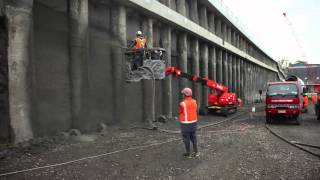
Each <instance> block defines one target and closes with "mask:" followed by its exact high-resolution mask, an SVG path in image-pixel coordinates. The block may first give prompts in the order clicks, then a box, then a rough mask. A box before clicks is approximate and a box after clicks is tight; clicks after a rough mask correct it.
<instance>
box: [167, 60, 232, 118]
mask: <svg viewBox="0 0 320 180" xmlns="http://www.w3.org/2000/svg"><path fill="white" fill-rule="evenodd" d="M165 71H166V73H167V74H172V75H175V76H176V77H180V78H186V79H189V80H191V81H193V82H198V83H201V84H202V85H203V86H207V87H209V88H211V93H210V95H209V97H208V105H209V106H208V107H207V108H208V109H212V110H220V109H221V110H223V111H225V112H224V113H227V111H228V110H229V109H234V108H235V109H236V104H237V98H236V94H235V93H230V92H229V91H228V87H226V86H223V85H221V84H219V83H217V82H215V81H213V80H210V79H208V78H202V77H199V76H197V75H195V74H193V75H191V74H188V73H184V72H181V70H180V69H179V68H177V67H172V66H170V67H167V68H166V70H165ZM223 108H224V109H223Z"/></svg>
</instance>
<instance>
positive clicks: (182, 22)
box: [4, 0, 278, 138]
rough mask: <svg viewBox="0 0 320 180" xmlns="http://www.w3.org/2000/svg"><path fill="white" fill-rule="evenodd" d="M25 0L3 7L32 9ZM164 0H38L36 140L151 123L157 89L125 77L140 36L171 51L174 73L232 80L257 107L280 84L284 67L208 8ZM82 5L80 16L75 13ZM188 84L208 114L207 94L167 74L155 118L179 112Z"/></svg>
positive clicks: (234, 87)
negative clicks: (130, 46)
mask: <svg viewBox="0 0 320 180" xmlns="http://www.w3.org/2000/svg"><path fill="white" fill-rule="evenodd" d="M20 1H21V2H20V4H19V3H18V4H9V3H8V2H5V3H4V4H5V5H11V6H12V7H16V6H18V5H19V6H22V7H23V8H26V4H24V3H23V2H24V1H23V0H20ZM17 2H19V1H17ZM68 2H70V3H72V4H69V5H68ZM86 2H88V4H87V5H86ZM161 2H162V3H163V4H162V3H160V2H159V1H155V0H121V1H111V0H89V1H87V0H70V1H65V0H55V1H46V0H35V1H34V3H33V7H32V9H33V11H32V12H33V16H32V17H33V19H32V20H33V22H32V25H33V26H32V28H31V29H30V32H31V34H30V40H29V41H28V43H29V44H31V45H32V46H30V47H32V48H30V51H29V52H30V57H31V58H30V61H29V63H30V64H31V65H30V66H28V67H27V68H28V71H29V72H30V74H31V79H30V80H28V81H30V82H29V84H31V92H30V96H31V98H30V100H29V101H30V102H29V103H30V113H31V116H30V117H32V118H31V119H30V125H31V127H32V128H31V129H32V133H33V135H34V136H43V135H48V134H54V133H56V132H58V131H65V130H68V129H70V128H78V129H80V130H81V131H84V132H90V131H94V130H96V128H97V125H98V124H99V123H101V122H103V123H105V124H109V125H111V124H132V123H141V122H146V121H147V118H149V117H148V112H149V111H150V107H149V106H147V105H146V104H148V102H149V99H150V97H149V94H150V92H149V91H148V87H149V85H148V82H144V83H142V82H141V83H129V84H127V83H125V79H124V69H125V66H124V56H123V55H122V53H123V49H122V47H123V46H126V44H127V43H128V42H129V41H130V40H132V39H133V38H134V35H135V32H136V31H137V30H143V31H144V33H145V34H149V35H150V36H148V41H149V43H151V42H152V46H154V47H158V46H161V47H164V48H166V49H167V53H168V54H169V56H168V59H167V65H168V66H169V65H172V66H178V67H180V68H181V69H183V70H184V71H187V72H189V73H194V74H198V75H202V76H207V77H210V78H213V79H215V80H217V81H218V82H220V83H225V85H227V86H228V87H229V89H230V90H232V91H235V92H236V93H237V95H238V96H239V97H240V98H242V99H244V100H245V102H246V103H252V102H253V101H255V99H256V98H257V97H258V96H257V94H258V90H259V89H264V88H265V87H266V82H267V81H272V80H277V79H278V77H277V73H278V72H277V64H276V62H275V61H274V60H272V59H270V58H269V57H268V56H267V55H265V54H264V53H263V52H262V50H260V49H257V47H256V46H255V45H254V44H252V42H251V41H250V40H249V39H247V38H246V37H245V36H244V35H243V34H242V33H241V32H239V30H237V28H236V27H235V26H233V25H232V24H230V23H229V22H228V21H227V20H226V19H225V18H224V17H223V16H222V14H221V13H219V12H218V11H217V9H215V8H214V7H213V6H212V5H211V6H210V4H207V3H205V2H206V1H184V0H179V1H173V0H171V1H170V0H163V1H161ZM166 5H167V6H169V7H167V6H166ZM75 7H78V9H70V8H75ZM154 8H158V10H156V9H154ZM159 8H160V9H161V11H159ZM73 10H76V11H73ZM199 11H200V12H199ZM72 13H79V16H76V15H74V14H72ZM86 17H87V19H86ZM150 45H151V44H150ZM257 79H259V81H257ZM185 86H190V87H192V88H193V90H194V97H195V98H196V99H197V101H198V104H199V106H200V108H203V107H205V105H206V101H205V99H206V97H207V95H208V91H209V90H208V89H204V88H202V87H201V85H199V84H193V83H192V82H187V81H185V80H178V79H176V78H174V77H173V78H171V77H167V78H166V79H165V80H161V81H157V82H156V103H155V114H156V116H159V115H161V114H164V115H167V116H169V117H171V116H175V115H177V114H178V103H179V101H180V100H181V95H180V91H181V89H182V88H183V87H185ZM17 121H18V122H19V119H18V120H17ZM20 121H23V120H22V119H20ZM20 128H23V127H20ZM14 133H17V132H14ZM16 136H19V134H16ZM27 138H32V136H29V137H27Z"/></svg>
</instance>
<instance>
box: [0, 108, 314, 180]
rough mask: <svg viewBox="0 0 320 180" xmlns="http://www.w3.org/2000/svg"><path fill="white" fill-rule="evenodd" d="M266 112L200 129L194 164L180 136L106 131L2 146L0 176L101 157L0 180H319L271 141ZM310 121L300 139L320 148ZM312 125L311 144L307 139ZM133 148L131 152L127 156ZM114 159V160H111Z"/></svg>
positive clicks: (303, 160) (301, 158)
mask: <svg viewBox="0 0 320 180" xmlns="http://www.w3.org/2000/svg"><path fill="white" fill-rule="evenodd" d="M262 109H263V108H258V112H257V113H254V114H252V113H249V112H245V114H242V115H240V116H239V117H236V118H234V119H233V120H230V121H227V122H225V123H222V124H219V125H217V126H210V127H206V128H203V129H201V130H199V131H198V140H199V150H200V153H201V154H200V157H197V158H191V159H188V158H184V157H182V153H183V152H184V146H183V144H182V141H181V137H180V134H176V133H165V132H159V131H150V130H145V129H132V128H129V127H122V128H119V127H108V128H107V129H106V131H105V132H103V133H97V134H90V135H82V136H75V137H69V138H63V137H50V138H42V139H37V140H33V141H31V142H29V145H28V144H27V143H25V144H22V145H20V146H17V147H11V148H4V147H2V148H1V151H0V174H2V173H6V172H11V171H18V170H23V169H28V168H34V167H40V166H45V165H52V164H55V163H62V162H67V161H70V160H75V159H79V158H83V157H89V156H94V155H99V154H100V155H101V154H103V155H101V156H98V157H94V158H90V159H83V160H80V161H77V162H73V163H69V164H64V165H60V166H56V167H49V168H43V169H37V170H33V171H28V172H22V173H18V174H12V175H7V176H0V179H168V180H170V179H320V159H319V158H316V157H314V156H312V155H309V154H307V153H305V152H303V151H301V150H299V149H296V148H294V147H292V146H290V145H288V144H287V143H285V142H283V141H281V140H279V139H278V138H276V137H275V136H273V135H272V134H270V133H269V132H268V131H267V130H266V129H265V127H264V113H263V112H262V111H261V110H262ZM245 110H246V109H245ZM259 110H260V111H259ZM246 111H247V110H246ZM241 113H243V112H239V113H237V114H241ZM233 116H235V115H233ZM233 116H231V117H233ZM306 117H307V116H306ZM310 117H312V116H311V115H310ZM228 118H229V117H228ZM224 119H225V118H224V117H221V116H217V115H210V116H206V117H201V119H200V122H201V123H200V126H203V125H207V124H209V123H214V122H219V121H221V120H224ZM311 119H312V118H311ZM311 119H310V120H308V118H304V122H303V124H302V126H301V127H300V126H299V128H302V129H303V130H302V129H301V130H300V131H299V132H300V133H301V137H303V140H306V141H307V142H308V143H310V142H311V143H313V142H314V143H316V142H319V141H316V138H315V137H320V135H319V132H320V126H315V124H313V123H311ZM308 121H310V123H307V122H308ZM319 124H320V123H319ZM177 125H178V123H177V122H175V121H169V122H167V123H166V124H163V125H161V126H160V127H161V129H166V130H170V131H177V130H178V126H177ZM272 126H273V127H275V128H277V130H278V131H279V132H282V128H279V127H284V128H286V132H289V130H288V129H290V128H288V127H287V126H289V127H295V128H298V127H296V126H293V125H283V124H282V125H281V126H279V127H277V125H276V124H275V125H272ZM310 126H312V133H311V134H313V135H312V139H308V136H307V135H305V134H304V132H305V133H308V129H309V128H310ZM316 131H317V132H318V136H317V134H315V132H316ZM289 137H292V136H289ZM296 137H299V136H296ZM315 141H316V142H315ZM132 147H133V148H132ZM128 148H131V149H129V150H125V149H128ZM110 152H114V153H112V154H106V153H110Z"/></svg>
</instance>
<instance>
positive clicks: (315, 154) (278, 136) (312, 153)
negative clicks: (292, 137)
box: [265, 124, 320, 158]
mask: <svg viewBox="0 0 320 180" xmlns="http://www.w3.org/2000/svg"><path fill="white" fill-rule="evenodd" d="M265 128H266V129H267V130H268V131H269V132H270V133H271V134H273V135H274V136H275V137H277V138H279V139H281V140H282V141H284V142H286V143H288V144H289V145H291V146H293V147H296V148H298V149H300V150H302V151H305V152H306V153H308V154H311V155H313V156H315V157H318V158H320V154H317V153H314V152H312V151H309V150H307V149H305V148H303V147H301V145H302V143H294V142H291V141H289V140H287V139H286V138H284V137H282V136H280V135H279V134H277V133H275V132H274V131H273V130H271V128H269V127H268V125H267V124H265ZM299 144H300V146H299ZM303 146H312V145H307V144H303Z"/></svg>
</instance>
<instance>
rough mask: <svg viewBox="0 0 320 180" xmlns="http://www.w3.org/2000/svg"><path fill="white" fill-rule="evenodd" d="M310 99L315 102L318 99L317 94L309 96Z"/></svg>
mask: <svg viewBox="0 0 320 180" xmlns="http://www.w3.org/2000/svg"><path fill="white" fill-rule="evenodd" d="M311 100H312V102H313V104H316V103H317V101H318V96H317V95H313V96H311Z"/></svg>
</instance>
